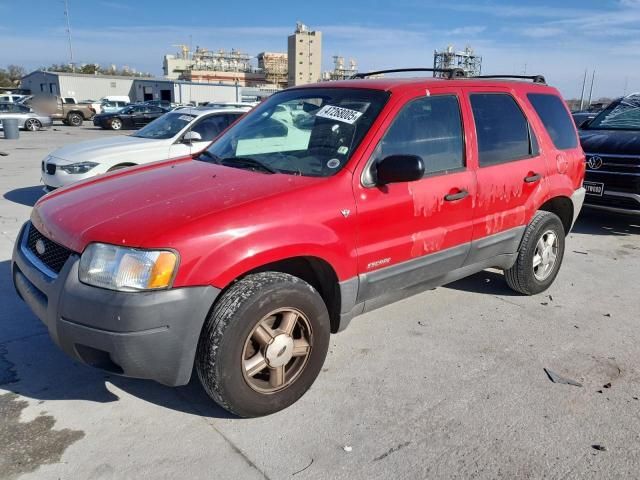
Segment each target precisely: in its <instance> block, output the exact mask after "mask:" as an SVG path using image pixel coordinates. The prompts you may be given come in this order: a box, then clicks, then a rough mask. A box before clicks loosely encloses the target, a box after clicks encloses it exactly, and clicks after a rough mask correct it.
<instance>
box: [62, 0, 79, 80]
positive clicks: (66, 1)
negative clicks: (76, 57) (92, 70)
mask: <svg viewBox="0 0 640 480" xmlns="http://www.w3.org/2000/svg"><path fill="white" fill-rule="evenodd" d="M64 16H65V18H66V19H67V38H68V39H69V60H70V62H69V63H71V70H72V71H74V72H75V71H76V66H75V64H74V63H73V45H72V44H71V20H70V19H69V0H64Z"/></svg>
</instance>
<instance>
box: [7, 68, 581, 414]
mask: <svg viewBox="0 0 640 480" xmlns="http://www.w3.org/2000/svg"><path fill="white" fill-rule="evenodd" d="M533 80H534V81H533V82H530V81H526V82H525V81H514V80H504V79H502V80H498V79H487V78H485V79H482V78H474V79H464V78H449V79H434V78H411V79H409V78H383V79H381V78H374V79H355V80H346V81H340V82H329V83H320V84H315V85H309V86H305V87H301V88H291V89H288V90H285V91H282V92H279V93H276V94H274V95H273V96H272V97H270V98H269V99H268V100H267V101H265V102H264V103H262V104H261V105H259V106H258V107H256V108H255V109H254V110H253V111H251V112H250V113H249V114H247V115H246V116H245V117H243V118H242V119H241V120H239V121H238V122H237V123H235V124H234V125H233V126H232V127H230V128H229V129H228V130H227V131H226V132H224V133H223V134H222V135H221V136H220V137H219V138H218V139H217V140H216V141H215V142H214V143H212V144H211V146H210V147H209V148H208V150H206V151H205V152H204V153H202V154H200V155H199V156H197V157H195V158H192V157H187V158H182V159H178V160H170V161H164V162H159V163H155V164H150V165H145V166H140V167H134V168H132V169H129V170H122V171H119V172H114V173H111V174H107V175H104V176H101V177H98V178H95V179H91V180H88V181H84V182H81V183H79V184H76V185H74V186H70V187H67V188H64V189H60V190H59V191H55V192H53V193H50V194H48V195H46V196H45V197H43V198H42V199H41V200H40V201H39V202H38V203H37V204H36V206H35V208H34V209H33V212H32V214H31V220H30V221H29V222H27V223H26V224H25V226H24V227H23V228H22V231H21V233H20V235H19V238H18V240H17V243H16V247H15V250H14V254H13V262H12V267H13V268H12V274H13V280H14V283H15V286H16V288H17V291H18V293H19V294H20V296H21V297H22V298H23V299H24V300H25V301H26V302H27V303H28V304H29V306H30V307H31V309H32V310H33V311H34V312H35V314H36V315H37V316H38V317H40V319H41V320H42V321H43V322H44V323H45V324H46V325H47V327H48V329H49V332H50V334H51V337H52V338H53V340H54V341H55V343H56V344H58V345H59V346H60V347H61V348H62V349H63V350H64V351H65V352H66V353H68V354H69V355H70V356H72V357H73V358H75V359H77V360H80V361H82V362H84V363H86V364H89V365H93V366H95V367H99V368H102V369H105V370H108V371H110V372H114V373H118V374H122V375H127V376H131V377H139V378H147V379H153V380H156V381H158V382H161V383H163V384H165V385H171V386H176V385H184V384H186V383H187V382H188V381H189V379H190V377H191V373H192V370H193V368H194V365H195V368H196V371H197V372H198V376H199V377H200V380H201V382H202V384H203V385H204V388H205V389H206V391H207V392H208V394H209V395H210V396H211V398H213V399H214V400H215V401H216V402H218V403H219V404H220V405H222V406H223V407H224V408H226V409H228V410H229V411H231V412H233V413H235V414H237V415H240V416H258V415H264V414H269V413H272V412H275V411H277V410H280V409H282V408H285V407H287V406H288V405H290V404H292V403H293V402H295V401H296V400H297V399H298V398H300V397H301V396H302V395H303V394H304V393H305V391H306V390H307V389H309V387H310V386H311V384H312V383H313V381H314V380H315V378H316V376H317V375H318V373H319V372H320V369H321V367H322V364H323V362H324V359H325V357H326V354H327V348H328V346H329V335H330V333H334V332H339V331H340V330H342V329H344V328H345V327H346V326H347V324H348V323H349V321H350V320H351V319H352V318H353V317H355V316H357V315H360V314H362V313H364V312H368V311H370V310H373V309H375V308H378V307H381V306H383V305H385V304H388V303H390V302H393V301H396V300H398V299H400V298H403V297H406V296H409V295H413V294H415V293H418V292H421V291H423V290H425V289H429V288H433V287H434V286H437V285H443V284H445V283H448V282H452V281H454V280H457V279H460V278H462V277H465V276H467V275H471V274H473V273H475V272H478V271H480V270H483V269H485V268H489V267H496V268H500V269H503V270H504V272H505V278H506V281H507V283H508V284H509V285H510V286H511V287H512V288H513V289H515V290H516V291H518V292H521V293H523V294H526V295H531V294H536V293H538V292H541V291H543V290H545V289H546V288H547V287H549V285H550V284H551V283H552V282H553V280H554V279H555V277H556V275H557V273H558V270H559V268H560V264H561V262H562V257H563V254H564V249H565V237H566V235H567V233H568V232H569V231H570V229H571V227H572V224H573V222H574V220H575V218H576V216H577V215H578V213H579V211H580V208H581V206H582V202H583V199H584V189H583V188H582V179H583V176H584V171H585V161H584V153H583V152H582V150H581V149H580V145H579V143H578V136H577V132H576V129H575V126H574V124H573V122H572V120H571V117H570V115H569V112H568V110H567V108H566V106H565V104H564V102H563V100H562V98H561V97H560V95H559V93H558V91H557V90H555V89H554V88H551V87H549V86H546V85H545V84H544V83H543V82H544V81H543V80H542V79H541V77H535V78H533Z"/></svg>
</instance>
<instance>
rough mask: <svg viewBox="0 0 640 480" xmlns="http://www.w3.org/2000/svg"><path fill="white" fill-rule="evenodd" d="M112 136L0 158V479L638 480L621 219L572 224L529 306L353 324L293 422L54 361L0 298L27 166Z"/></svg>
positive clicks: (492, 278) (470, 292)
mask: <svg viewBox="0 0 640 480" xmlns="http://www.w3.org/2000/svg"><path fill="white" fill-rule="evenodd" d="M113 134H114V133H113V132H105V131H100V130H96V129H94V128H93V127H89V126H86V127H82V128H77V129H76V128H72V127H62V126H57V127H55V128H54V129H53V130H49V131H45V132H36V133H22V136H21V139H20V140H19V141H7V140H2V139H0V152H6V153H8V154H9V155H8V156H0V194H1V195H2V198H0V478H4V479H13V478H18V477H20V478H21V479H24V480H26V479H35V478H37V479H58V478H60V479H122V478H154V479H164V478H194V479H195V478H212V479H213V478H215V479H244V478H248V479H250V478H271V479H285V478H292V477H294V478H296V479H326V478H345V479H360V478H362V479H372V478H380V479H389V478H394V479H403V478H406V479H414V478H448V479H450V478H465V479H466V478H516V477H517V478H540V477H548V478H584V477H587V476H588V477H591V478H637V477H638V472H639V471H640V438H639V437H640V400H639V398H640V368H639V366H638V365H639V359H640V325H639V323H640V315H639V313H638V312H639V311H640V295H639V293H640V287H639V285H640V282H639V275H640V219H632V218H625V217H614V216H611V215H606V214H604V215H603V214H587V215H582V216H581V217H580V219H579V221H578V223H577V225H576V227H575V229H574V231H573V233H572V234H571V235H570V236H569V239H568V242H567V251H566V256H565V259H564V265H563V267H562V270H561V272H560V275H559V276H558V278H557V280H556V282H555V284H554V285H553V286H552V288H551V289H550V290H549V291H548V292H546V294H544V295H538V296H535V297H523V296H519V295H516V294H514V293H513V292H511V291H510V290H509V289H508V288H507V287H506V285H505V283H504V281H503V278H502V275H501V274H500V273H495V272H492V271H487V272H482V273H480V274H478V275H474V276H473V277H470V278H468V279H465V280H462V281H459V282H456V283H454V284H452V285H449V286H446V287H442V288H438V289H436V290H433V291H429V292H426V293H424V294H422V295H418V296H416V297H413V298H410V299H407V300H404V301H402V302H399V303H396V304H393V305H391V306H388V307H386V308H383V309H381V310H378V311H375V312H373V313H370V314H367V315H365V316H363V317H360V318H357V319H356V320H354V322H352V324H351V326H350V327H349V328H348V329H347V330H346V331H345V332H344V333H341V334H339V335H336V336H334V337H333V338H332V342H331V347H330V353H329V355H328V358H327V361H326V365H325V368H324V369H323V372H322V373H321V375H320V377H319V378H318V380H317V381H316V383H315V385H314V386H313V387H312V389H311V390H310V391H309V392H308V393H307V394H306V395H305V396H304V397H303V398H302V399H301V400H300V401H299V402H298V403H297V404H295V405H294V406H292V407H290V408H288V409H287V410H285V411H283V412H280V413H278V414H275V415H272V416H270V417H266V418H260V419H254V420H243V419H238V418H234V417H231V416H230V415H228V414H227V413H226V412H225V411H224V410H222V409H220V408H218V407H217V406H216V405H215V404H213V403H212V402H211V401H209V400H208V398H207V397H206V395H205V394H204V392H203V390H202V388H201V387H200V386H199V384H198V383H197V381H192V383H191V384H190V385H188V386H186V387H182V388H175V389H171V388H166V387H163V386H160V385H158V384H155V383H153V382H148V381H140V380H132V379H125V378H118V377H114V376H110V375H106V374H104V373H102V372H100V371H97V370H94V369H92V368H89V367H85V366H83V365H80V364H77V363H75V362H73V361H72V360H70V359H69V358H67V357H66V356H65V355H63V354H62V353H61V352H60V351H59V350H58V349H57V347H55V346H54V344H53V343H52V342H51V340H50V339H49V336H48V335H47V332H46V331H45V329H44V327H43V326H42V325H41V324H40V322H39V320H37V319H36V317H35V316H34V315H33V314H32V313H31V312H30V311H29V309H28V308H27V307H26V306H25V304H24V303H22V301H20V300H19V299H18V297H17V296H16V294H15V293H14V290H13V287H12V285H11V279H10V275H9V272H10V263H9V259H10V257H11V249H12V247H13V243H14V240H15V237H16V235H17V233H18V229H19V227H20V225H21V224H22V223H23V222H24V221H25V220H26V219H27V218H28V216H29V212H30V210H31V206H32V205H33V203H34V202H35V200H36V199H37V198H38V197H39V196H40V195H41V190H40V186H39V178H40V176H39V168H40V161H41V160H42V158H43V157H44V156H45V155H46V154H47V153H48V152H50V151H51V150H53V149H55V148H57V147H58V146H61V145H64V144H66V143H69V142H76V141H80V140H83V139H88V138H93V137H101V136H104V135H113ZM79 208H81V206H80V207H79ZM544 368H548V369H550V370H552V371H553V372H555V373H557V374H559V375H562V376H564V377H567V378H569V379H573V380H575V381H578V382H580V383H581V384H582V385H583V386H582V387H577V386H572V385H565V384H558V383H552V382H551V381H550V380H549V378H548V377H547V375H546V374H545V372H544V370H543V369H544Z"/></svg>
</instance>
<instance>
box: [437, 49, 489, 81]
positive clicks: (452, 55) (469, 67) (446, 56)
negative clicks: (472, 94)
mask: <svg viewBox="0 0 640 480" xmlns="http://www.w3.org/2000/svg"><path fill="white" fill-rule="evenodd" d="M433 68H438V69H447V68H461V69H462V70H464V73H465V74H466V76H467V77H474V76H477V75H480V74H481V73H482V57H480V56H478V55H476V54H475V52H474V51H473V49H472V48H471V47H470V46H468V45H467V46H466V47H465V49H464V50H462V51H457V52H456V50H455V48H454V47H453V46H452V45H449V46H448V47H447V48H446V49H445V50H442V51H437V50H435V51H434V52H433ZM433 76H434V77H440V76H442V74H441V73H437V72H434V74H433Z"/></svg>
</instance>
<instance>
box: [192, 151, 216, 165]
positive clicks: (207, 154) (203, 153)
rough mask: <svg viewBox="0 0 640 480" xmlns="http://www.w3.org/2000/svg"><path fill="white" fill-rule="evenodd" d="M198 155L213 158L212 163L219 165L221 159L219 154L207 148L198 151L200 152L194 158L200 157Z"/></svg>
mask: <svg viewBox="0 0 640 480" xmlns="http://www.w3.org/2000/svg"><path fill="white" fill-rule="evenodd" d="M200 157H208V158H210V159H211V160H213V163H215V164H216V165H220V162H221V160H222V159H221V158H220V157H219V156H217V155H215V154H213V153H211V152H210V151H208V150H204V151H202V152H200V154H199V155H198V156H197V157H196V158H200Z"/></svg>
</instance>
